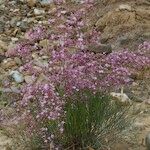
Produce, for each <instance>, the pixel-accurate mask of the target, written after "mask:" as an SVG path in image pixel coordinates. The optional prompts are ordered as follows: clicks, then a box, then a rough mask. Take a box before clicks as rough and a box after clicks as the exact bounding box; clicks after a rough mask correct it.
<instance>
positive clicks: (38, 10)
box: [34, 8, 45, 15]
mask: <svg viewBox="0 0 150 150" xmlns="http://www.w3.org/2000/svg"><path fill="white" fill-rule="evenodd" d="M44 13H45V10H43V9H37V8H35V9H34V14H35V15H42V14H44Z"/></svg>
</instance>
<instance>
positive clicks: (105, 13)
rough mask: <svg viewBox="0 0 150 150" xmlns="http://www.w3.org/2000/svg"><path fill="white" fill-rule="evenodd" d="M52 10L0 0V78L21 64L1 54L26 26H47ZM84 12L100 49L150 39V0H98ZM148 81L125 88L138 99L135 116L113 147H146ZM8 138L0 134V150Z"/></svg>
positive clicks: (34, 0) (43, 4) (33, 0)
mask: <svg viewBox="0 0 150 150" xmlns="http://www.w3.org/2000/svg"><path fill="white" fill-rule="evenodd" d="M53 12H55V6H54V5H50V4H49V3H48V2H47V1H46V0H43V1H42V0H39V1H38V0H0V81H4V80H5V78H7V77H8V76H9V72H10V71H11V70H14V69H16V68H17V67H18V66H20V65H21V63H22V62H21V60H20V59H19V58H17V57H16V58H13V59H12V58H6V57H5V56H4V53H5V52H6V51H7V50H8V49H9V48H12V47H14V45H15V43H16V42H17V41H19V40H20V39H22V38H23V36H24V33H25V32H26V31H27V30H28V29H29V28H31V27H33V26H34V25H37V24H42V25H45V26H47V25H48V19H49V18H50V16H51V15H52V14H53ZM87 15H88V16H90V17H88V18H87V20H88V23H89V29H90V28H91V27H93V26H95V28H96V29H97V30H99V31H101V33H102V34H101V43H103V44H104V47H103V48H106V49H108V48H109V49H112V50H118V49H120V48H128V49H130V50H134V49H135V48H137V45H139V44H140V43H142V42H144V41H146V40H150V0H98V1H97V4H96V5H95V7H94V9H93V10H91V12H89V14H87ZM42 44H44V41H43V43H42ZM24 78H25V82H31V78H29V77H28V76H26V77H24ZM149 81H150V80H149V79H145V80H141V79H139V80H137V82H135V83H134V84H133V86H132V87H131V90H127V91H126V94H127V95H128V96H129V97H130V98H131V99H133V100H134V101H138V102H135V103H134V106H133V107H134V108H135V110H134V111H135V114H133V115H135V116H137V118H136V121H135V122H134V124H133V127H131V129H130V131H129V132H128V133H129V134H126V136H125V141H126V142H123V143H122V144H117V145H116V147H115V150H145V149H146V148H145V144H144V139H145V135H146V134H147V132H148V131H150V117H149V116H150V107H149V104H150V86H149V85H150V84H149ZM0 88H1V89H2V87H0ZM5 90H8V91H9V90H12V91H13V90H14V91H16V90H17V89H15V87H14V86H12V87H11V89H5ZM0 103H1V102H0ZM134 108H133V109H134ZM137 114H138V115H137ZM133 135H135V138H134V136H133ZM10 141H11V140H10V139H9V138H8V137H7V136H5V135H3V134H2V133H0V150H6V149H9V146H7V145H9V144H10V143H11V142H10ZM117 146H118V148H117Z"/></svg>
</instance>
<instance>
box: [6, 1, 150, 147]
mask: <svg viewBox="0 0 150 150" xmlns="http://www.w3.org/2000/svg"><path fill="white" fill-rule="evenodd" d="M60 3H61V2H59V3H57V4H56V5H57V11H56V13H55V14H54V18H51V19H50V20H49V22H50V25H49V26H50V27H49V28H46V27H43V26H38V27H35V28H33V29H30V30H29V31H28V32H27V33H26V39H25V40H24V41H22V42H20V43H18V44H17V46H16V47H15V48H14V49H10V50H8V52H7V53H6V55H7V56H11V57H13V56H17V57H20V58H21V59H22V61H23V65H22V66H20V68H19V71H20V72H22V73H23V74H25V75H28V76H30V77H32V82H30V83H23V84H22V87H21V89H20V90H21V94H20V96H21V100H20V101H18V103H17V104H16V105H17V106H18V108H19V109H18V112H20V114H21V118H22V119H21V120H25V126H26V129H27V130H26V131H27V133H29V134H27V135H29V137H30V136H32V135H33V134H36V135H37V136H38V137H40V138H41V139H42V141H43V143H45V145H46V146H47V145H49V144H51V143H53V142H54V143H55V144H56V145H57V144H58V145H59V144H60V143H57V142H58V139H59V137H61V136H62V135H63V133H64V124H65V120H66V119H65V117H66V112H65V110H64V108H65V107H66V105H67V104H68V101H67V99H68V98H70V97H71V96H73V95H74V93H76V92H81V91H82V90H90V91H92V93H93V94H95V93H97V92H109V91H110V90H111V89H112V88H119V87H121V86H124V85H126V84H129V83H131V82H132V81H133V79H132V78H130V76H131V75H132V74H134V73H136V72H138V71H141V69H144V68H150V57H149V56H148V55H147V56H146V55H145V53H143V52H144V51H145V50H148V51H149V45H150V44H149V43H144V45H140V46H139V52H138V51H137V52H130V51H127V50H124V51H119V52H112V53H110V54H105V53H97V54H95V53H93V52H90V51H89V50H90V49H89V45H90V44H94V45H97V46H100V45H101V44H100V42H99V40H100V33H99V32H97V31H96V29H93V30H91V31H90V32H89V31H87V30H86V22H85V20H84V16H85V14H86V11H87V10H88V9H89V8H90V7H92V2H89V1H88V2H85V3H83V4H81V6H82V7H81V8H79V10H78V11H73V10H67V9H65V8H63V7H60ZM55 17H58V20H59V24H58V22H57V21H56V20H55ZM50 28H53V29H55V30H53V31H52V30H50ZM43 42H44V44H41V43H43ZM141 50H142V53H141ZM97 100H98V99H97ZM81 101H82V99H81ZM72 104H73V102H72ZM71 106H72V105H71ZM71 106H70V107H71ZM52 128H53V130H52ZM56 147H57V146H56Z"/></svg>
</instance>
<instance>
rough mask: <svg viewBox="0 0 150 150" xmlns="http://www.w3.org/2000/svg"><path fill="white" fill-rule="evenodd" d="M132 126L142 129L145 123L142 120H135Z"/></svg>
mask: <svg viewBox="0 0 150 150" xmlns="http://www.w3.org/2000/svg"><path fill="white" fill-rule="evenodd" d="M133 128H134V129H137V130H144V129H145V124H144V123H143V122H135V123H134V125H133Z"/></svg>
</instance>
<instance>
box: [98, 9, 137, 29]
mask: <svg viewBox="0 0 150 150" xmlns="http://www.w3.org/2000/svg"><path fill="white" fill-rule="evenodd" d="M135 23H136V21H135V13H134V12H126V11H111V12H108V13H107V14H105V15H104V16H103V17H102V18H100V19H99V20H98V21H97V23H96V27H97V28H99V29H101V30H104V29H105V28H106V27H107V28H114V26H118V25H124V24H128V25H130V26H131V25H135Z"/></svg>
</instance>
